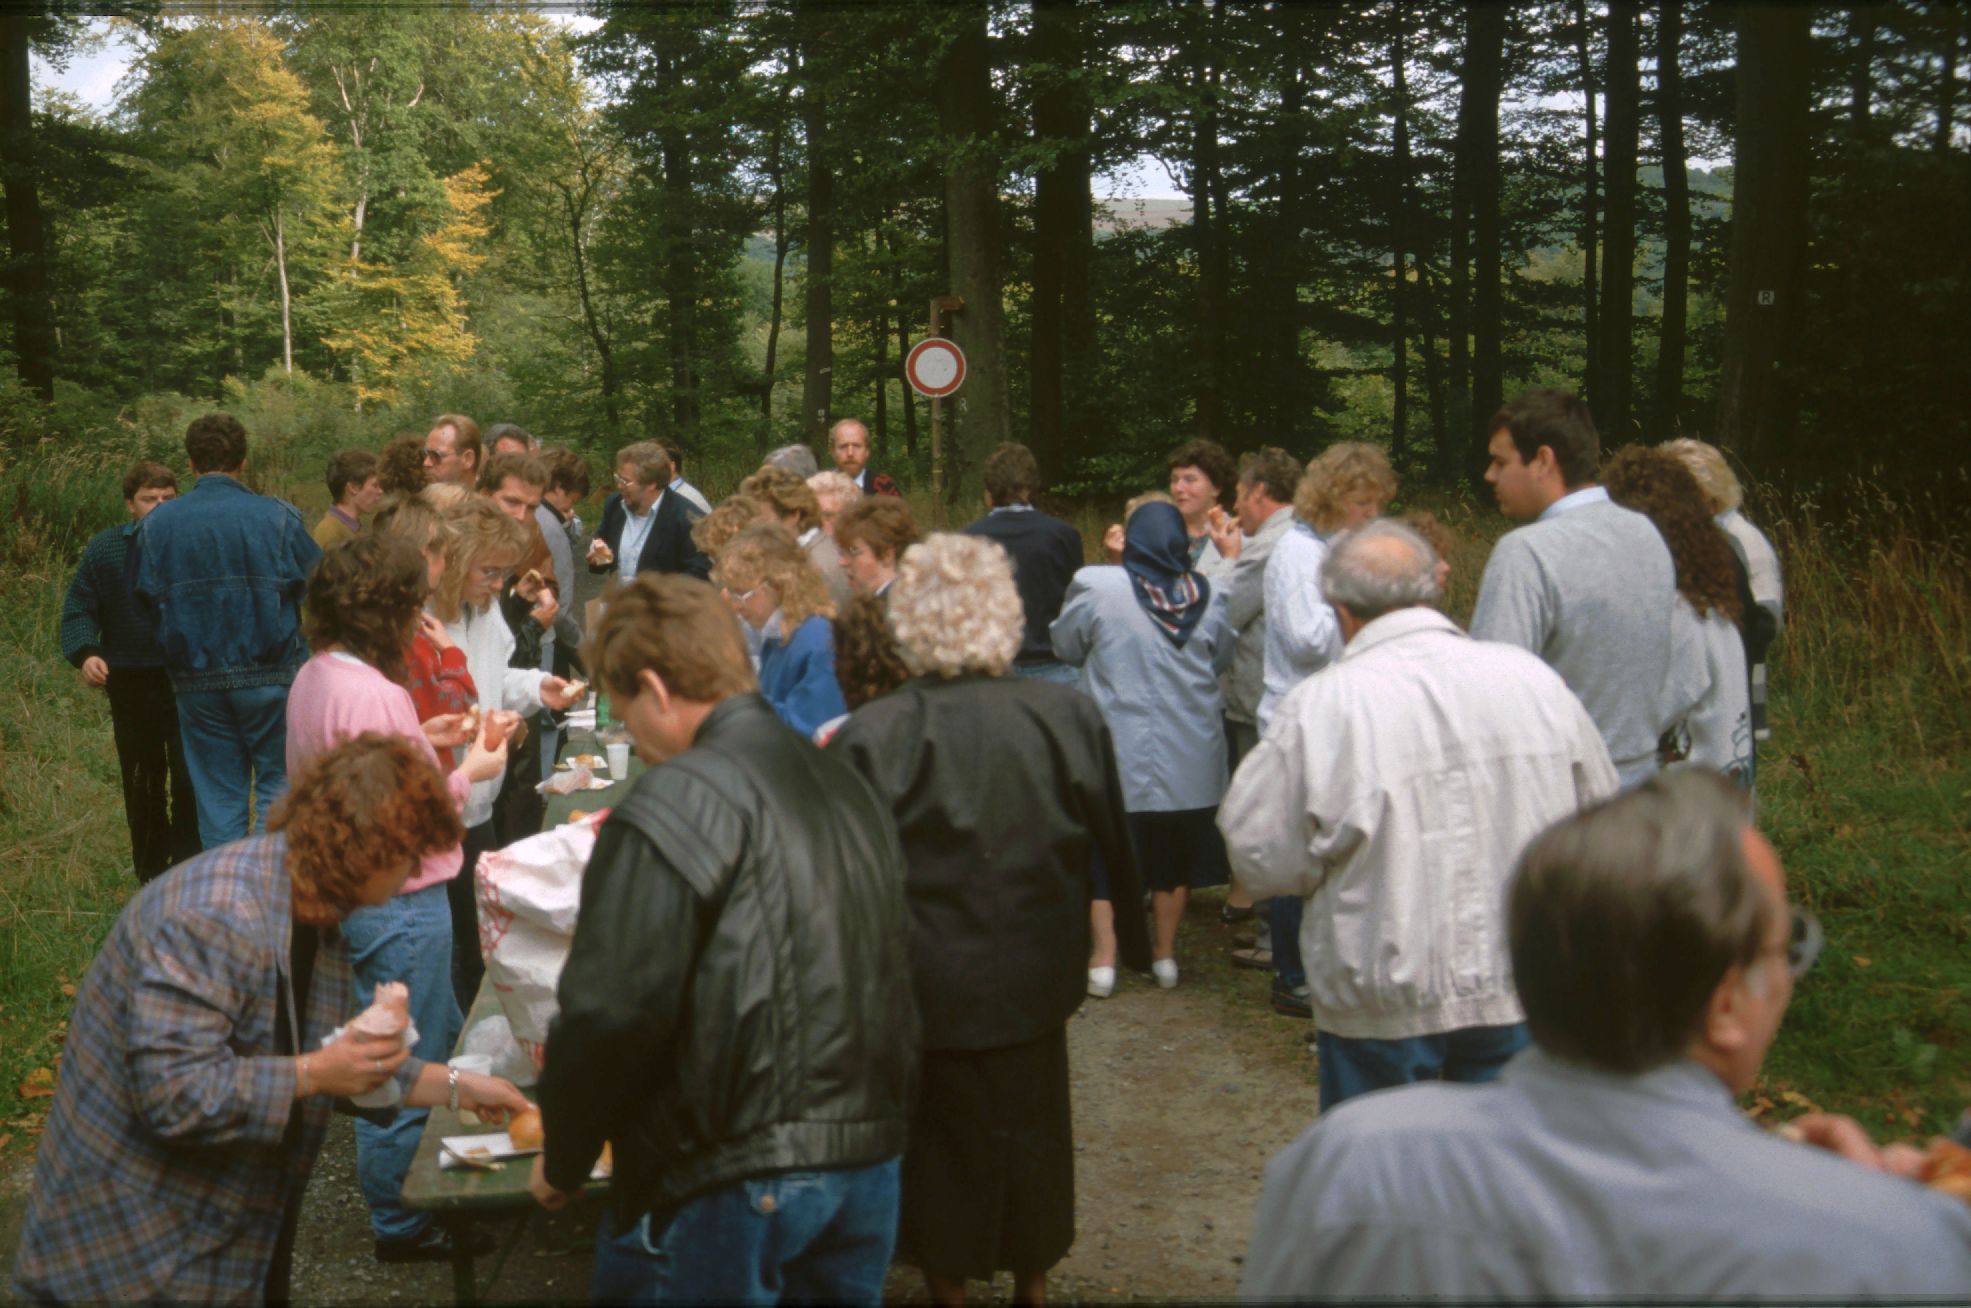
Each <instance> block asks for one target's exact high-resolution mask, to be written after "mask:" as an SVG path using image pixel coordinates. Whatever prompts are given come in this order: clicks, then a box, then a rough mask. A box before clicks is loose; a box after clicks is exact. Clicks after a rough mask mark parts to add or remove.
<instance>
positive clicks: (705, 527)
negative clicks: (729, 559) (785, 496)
mask: <svg viewBox="0 0 1971 1308" xmlns="http://www.w3.org/2000/svg"><path fill="white" fill-rule="evenodd" d="M773 520H774V519H773V511H772V510H771V509H769V508H768V507H767V506H766V505H764V504H762V503H760V502H759V501H758V500H756V499H754V498H753V497H752V496H750V495H728V496H726V497H725V498H724V499H722V500H720V501H719V503H718V507H716V508H714V509H713V510H712V511H711V512H710V513H708V514H706V515H705V516H704V517H702V518H700V519H699V520H698V521H697V522H696V523H694V524H693V525H692V528H691V543H692V544H693V545H696V546H697V547H698V549H699V552H700V553H702V554H703V555H704V556H705V557H706V558H708V559H716V558H717V557H718V556H719V554H720V552H721V551H723V550H724V549H725V547H726V546H727V545H729V544H731V543H732V538H733V537H734V536H737V535H738V534H739V533H740V532H742V531H744V530H746V528H748V527H757V526H759V525H760V524H761V523H763V522H766V523H771V522H772V521H773Z"/></svg>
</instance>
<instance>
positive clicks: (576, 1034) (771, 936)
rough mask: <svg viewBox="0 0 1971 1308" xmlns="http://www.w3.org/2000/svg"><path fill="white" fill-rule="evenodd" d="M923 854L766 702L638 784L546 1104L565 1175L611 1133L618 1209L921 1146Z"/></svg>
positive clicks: (585, 1166) (555, 1030) (570, 969)
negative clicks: (915, 1108) (913, 872)
mask: <svg viewBox="0 0 1971 1308" xmlns="http://www.w3.org/2000/svg"><path fill="white" fill-rule="evenodd" d="M908 948H909V928H908V924H907V919H906V914H905V908H904V897H903V857H902V854H901V852H900V850H899V848H898V845H897V834H896V827H895V824H894V823H893V821H892V820H891V817H890V814H889V812H888V810H887V809H886V808H885V807H884V806H883V805H882V804H881V803H880V802H879V801H878V800H877V798H876V796H875V794H874V793H873V792H872V791H871V790H870V788H869V787H868V785H867V784H866V783H864V782H863V780H862V778H861V777H859V776H857V775H856V773H855V772H854V770H852V769H851V768H850V767H849V766H848V764H847V763H846V762H844V761H843V760H841V759H839V758H834V757H830V756H828V755H826V754H824V753H823V752H822V751H820V750H818V749H816V748H815V747H814V746H813V745H811V744H809V743H808V742H807V741H806V740H804V739H802V738H801V737H800V736H799V735H797V734H795V733H794V732H793V731H791V730H789V729H788V728H787V727H786V726H785V725H783V724H782V723H781V721H780V719H779V718H778V717H777V716H775V714H774V712H773V710H772V709H771V708H769V707H768V706H767V703H766V701H765V700H764V699H762V698H761V697H760V696H759V695H757V694H746V695H739V696H735V697H733V698H732V699H729V700H727V701H725V702H724V703H723V704H721V705H719V707H718V708H716V709H714V710H713V711H712V714H711V716H709V717H708V718H706V719H705V722H704V725H703V726H702V727H701V728H700V729H699V732H698V736H697V739H696V740H695V741H694V742H693V744H692V748H691V749H690V750H688V751H686V752H685V753H684V754H681V755H679V756H678V757H677V758H675V759H672V760H671V761H669V762H668V763H665V764H664V765H662V766H661V767H656V768H652V769H651V770H650V771H649V772H646V773H645V774H644V775H643V776H642V777H640V778H639V779H638V780H637V783H636V786H635V788H634V789H633V790H632V791H631V792H630V794H629V795H628V797H627V798H625V799H624V800H623V801H622V803H620V804H619V805H617V807H616V809H615V811H614V812H613V813H611V815H610V817H609V820H608V821H607V822H606V823H605V824H604V825H603V828H602V832H601V835H600V837H599V839H598V840H597V842H596V848H595V853H594V855H593V857H592V858H591V859H590V860H589V866H588V870H587V872H586V873H585V874H584V876H583V884H582V902H581V912H580V916H579V918H578V919H577V925H576V928H575V940H574V944H573V946H572V948H571V950H570V952H569V956H568V964H567V967H566V968H565V969H564V970H563V972H562V974H561V983H560V991H559V997H560V1004H561V1012H560V1016H559V1017H557V1018H556V1020H555V1023H554V1025H553V1027H552V1029H551V1031H550V1033H549V1037H548V1056H547V1066H546V1068H545V1070H544V1071H543V1073H542V1077H541V1085H540V1102H541V1110H542V1116H543V1120H544V1125H545V1127H546V1132H547V1148H546V1153H547V1162H546V1170H547V1179H548V1180H549V1181H550V1182H551V1183H552V1184H554V1185H555V1186H556V1187H557V1188H560V1189H564V1190H569V1189H574V1188H575V1187H577V1186H578V1185H580V1184H581V1182H582V1181H583V1180H585V1179H586V1178H587V1176H588V1173H589V1169H590V1167H591V1165H592V1164H593V1163H594V1161H595V1159H596V1156H597V1154H598V1153H599V1152H600V1150H601V1148H602V1142H603V1141H604V1140H605V1139H607V1140H609V1141H610V1142H611V1143H612V1146H613V1153H614V1156H615V1166H616V1171H615V1181H614V1184H613V1190H614V1197H615V1201H616V1209H617V1212H618V1214H619V1215H621V1216H622V1217H624V1218H626V1219H634V1218H635V1217H638V1216H640V1215H642V1214H643V1213H646V1212H653V1213H656V1214H657V1215H658V1216H659V1217H660V1218H662V1219H664V1220H668V1215H669V1213H670V1212H671V1211H674V1210H675V1209H676V1208H677V1207H678V1206H679V1205H681V1204H682V1203H683V1202H684V1201H685V1200H688V1199H690V1198H691V1197H693V1196H694V1195H698V1194H702V1193H704V1192H706V1191H709V1190H714V1189H717V1188H719V1187H721V1186H725V1185H729V1184H731V1183H733V1182H735V1181H740V1180H743V1179H745V1178H748V1177H754V1176H763V1175H768V1174H771V1173H774V1172H785V1171H792V1170H809V1169H815V1170H825V1169H832V1168H846V1167H858V1166H863V1165H866V1164H870V1163H876V1162H881V1161H883V1160H884V1159H887V1158H892V1157H895V1156H896V1155H898V1154H900V1153H901V1152H902V1151H903V1145H904V1133H905V1124H906V1121H907V1115H908V1107H909V1101H910V1095H911V1092H912V1090H913V1083H914V1079H915V1076H916V1067H917V1055H918V1019H917V1008H916V1004H915V1002H914V1001H913V999H912V996H911V987H910V963H909V957H908Z"/></svg>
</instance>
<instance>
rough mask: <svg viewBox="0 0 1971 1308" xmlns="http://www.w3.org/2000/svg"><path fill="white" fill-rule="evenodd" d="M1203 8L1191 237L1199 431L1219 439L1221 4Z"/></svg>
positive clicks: (1210, 1) (1206, 1)
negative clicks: (1194, 254)
mask: <svg viewBox="0 0 1971 1308" xmlns="http://www.w3.org/2000/svg"><path fill="white" fill-rule="evenodd" d="M1197 3H1198V4H1199V5H1200V6H1202V7H1203V10H1204V26H1205V33H1206V34H1205V37H1204V39H1203V40H1202V41H1200V42H1199V43H1198V46H1197V54H1196V57H1195V60H1194V63H1193V77H1194V78H1195V81H1194V87H1195V90H1196V92H1197V96H1198V110H1197V114H1196V117H1195V119H1194V120H1193V126H1192V133H1193V135H1192V148H1191V172H1190V179H1191V233H1192V238H1193V240H1194V241H1195V243H1196V248H1197V258H1198V334H1197V350H1198V399H1197V405H1198V412H1197V433H1198V435H1200V436H1203V437H1205V438H1207V439H1209V440H1217V439H1219V436H1220V428H1221V426H1222V423H1223V408H1224V402H1225V364H1224V350H1225V291H1226V286H1225V282H1226V260H1225V249H1224V245H1225V233H1224V232H1222V231H1221V230H1220V228H1221V226H1222V220H1223V218H1224V214H1223V211H1222V210H1221V208H1220V205H1219V203H1218V197H1219V194H1220V191H1221V187H1222V182H1221V179H1220V175H1219V174H1220V163H1219V141H1218V117H1219V104H1218V86H1219V69H1218V62H1219V54H1218V49H1217V37H1218V27H1219V16H1220V14H1221V13H1222V12H1223V9H1222V6H1221V4H1220V3H1219V0H1197Z"/></svg>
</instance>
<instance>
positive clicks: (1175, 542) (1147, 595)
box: [1122, 502, 1211, 649]
mask: <svg viewBox="0 0 1971 1308" xmlns="http://www.w3.org/2000/svg"><path fill="white" fill-rule="evenodd" d="M1122 566H1123V567H1124V568H1125V569H1126V570H1127V571H1128V573H1129V582H1130V585H1131V586H1132V587H1133V588H1134V589H1135V591H1136V602H1137V603H1138V604H1141V605H1142V606H1143V612H1145V613H1147V614H1149V615H1150V621H1152V622H1154V623H1156V624H1157V629H1158V630H1160V631H1161V632H1163V634H1164V635H1166V636H1168V637H1169V638H1170V643H1171V644H1173V645H1175V646H1177V647H1178V648H1179V649H1182V648H1183V647H1184V642H1185V641H1187V640H1189V639H1190V638H1191V632H1192V631H1193V630H1195V629H1196V628H1197V625H1198V620H1199V619H1200V618H1202V617H1204V612H1205V605H1206V604H1208V603H1210V601H1211V583H1210V582H1208V581H1206V580H1205V579H1204V578H1203V577H1202V576H1200V575H1199V574H1198V573H1196V572H1193V571H1191V540H1190V536H1189V535H1188V534H1187V533H1186V532H1185V530H1184V515H1183V514H1181V513H1179V512H1178V511H1177V506H1176V505H1174V504H1163V503H1158V502H1152V503H1149V504H1145V505H1144V506H1143V507H1142V508H1140V509H1138V510H1136V512H1135V513H1133V514H1131V515H1130V518H1129V525H1128V526H1127V527H1125V528H1124V529H1123V545H1122Z"/></svg>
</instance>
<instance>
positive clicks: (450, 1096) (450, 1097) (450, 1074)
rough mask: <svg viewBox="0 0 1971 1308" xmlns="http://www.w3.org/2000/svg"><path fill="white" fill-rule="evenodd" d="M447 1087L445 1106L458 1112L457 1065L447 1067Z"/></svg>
mask: <svg viewBox="0 0 1971 1308" xmlns="http://www.w3.org/2000/svg"><path fill="white" fill-rule="evenodd" d="M445 1088H446V1094H447V1098H446V1101H445V1106H446V1107H447V1108H449V1109H451V1110H452V1111H453V1112H455V1113H456V1112H457V1111H458V1110H459V1070H458V1069H457V1068H456V1067H448V1068H446V1069H445Z"/></svg>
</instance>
